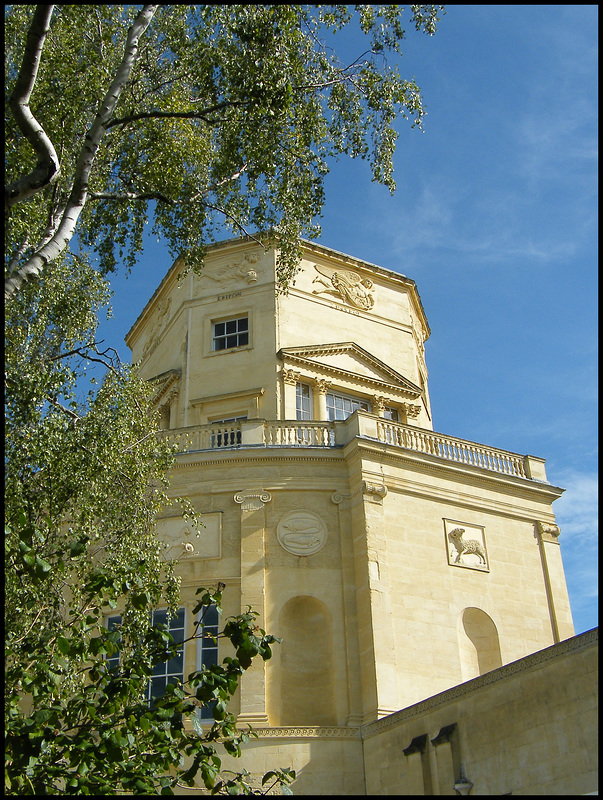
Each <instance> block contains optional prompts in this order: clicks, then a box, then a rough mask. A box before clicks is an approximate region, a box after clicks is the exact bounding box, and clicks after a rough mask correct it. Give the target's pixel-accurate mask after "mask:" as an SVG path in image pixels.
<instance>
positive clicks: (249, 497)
mask: <svg viewBox="0 0 603 800" xmlns="http://www.w3.org/2000/svg"><path fill="white" fill-rule="evenodd" d="M271 500H272V495H271V494H270V492H265V491H264V490H261V491H253V490H250V489H245V490H244V491H242V492H237V493H236V494H235V496H234V501H235V503H239V505H240V506H241V511H260V510H261V509H262V508H263V507H264V505H265V503H269V502H270V501H271Z"/></svg>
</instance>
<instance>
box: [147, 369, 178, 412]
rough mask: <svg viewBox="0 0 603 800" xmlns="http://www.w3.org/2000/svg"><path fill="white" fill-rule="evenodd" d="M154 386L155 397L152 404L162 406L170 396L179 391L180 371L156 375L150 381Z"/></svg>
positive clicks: (171, 370)
mask: <svg viewBox="0 0 603 800" xmlns="http://www.w3.org/2000/svg"><path fill="white" fill-rule="evenodd" d="M149 383H152V384H153V389H154V393H153V397H152V399H151V404H152V405H154V406H158V405H160V404H161V403H162V402H163V401H164V400H165V399H166V397H167V396H168V395H170V394H172V393H173V392H177V391H178V385H179V383H180V370H179V369H170V370H168V371H167V372H162V373H161V375H156V376H155V377H154V378H151V379H150V380H149Z"/></svg>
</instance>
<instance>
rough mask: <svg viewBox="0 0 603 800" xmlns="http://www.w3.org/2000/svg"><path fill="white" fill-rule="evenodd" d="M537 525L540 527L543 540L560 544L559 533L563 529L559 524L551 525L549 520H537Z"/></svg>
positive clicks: (539, 530)
mask: <svg viewBox="0 0 603 800" xmlns="http://www.w3.org/2000/svg"><path fill="white" fill-rule="evenodd" d="M536 527H537V529H538V533H539V534H540V538H541V539H542V541H543V542H552V543H553V544H559V541H558V539H559V534H560V533H561V530H560V528H559V526H558V525H551V524H549V523H547V522H537V523H536Z"/></svg>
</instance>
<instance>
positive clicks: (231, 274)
mask: <svg viewBox="0 0 603 800" xmlns="http://www.w3.org/2000/svg"><path fill="white" fill-rule="evenodd" d="M260 256H261V253H258V252H255V251H254V252H251V253H245V255H243V256H242V257H241V258H239V259H237V260H236V261H229V262H228V263H226V264H222V265H221V266H219V267H213V268H212V267H209V268H208V267H206V268H205V269H204V271H203V272H202V273H201V275H200V276H199V281H201V280H202V279H203V278H209V279H210V280H212V281H215V282H216V283H227V282H228V281H245V283H247V284H249V285H251V284H253V283H257V280H258V275H259V272H260V270H259V268H258V267H257V263H258V261H259V260H260ZM200 291H201V287H200V286H199V284H198V283H197V287H196V290H195V294H196V295H197V294H199V292H200Z"/></svg>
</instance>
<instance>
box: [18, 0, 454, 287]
mask: <svg viewBox="0 0 603 800" xmlns="http://www.w3.org/2000/svg"><path fill="white" fill-rule="evenodd" d="M441 8H442V7H441V6H410V10H409V12H408V21H409V22H410V23H411V24H412V25H413V26H414V27H415V28H416V29H417V30H418V31H424V32H425V33H427V34H433V33H434V32H435V27H436V22H437V20H438V13H439V10H440V9H441ZM404 16H405V14H404V8H403V7H400V6H397V5H386V6H366V5H360V6H354V7H349V6H290V5H243V6H237V5H209V6H207V5H201V6H186V5H165V6H154V5H153V6H144V7H142V8H140V7H136V6H119V5H96V6H85V5H84V6H75V5H74V6H56V7H53V6H38V7H34V6H28V5H21V6H19V5H15V6H11V7H9V10H8V13H7V15H6V19H5V40H6V65H7V92H6V97H7V103H8V108H7V111H6V118H7V120H8V124H7V131H6V139H7V148H6V153H7V155H6V175H7V179H8V185H7V187H6V189H5V209H6V223H7V224H6V231H7V248H6V253H7V259H6V267H7V282H6V296H7V297H9V298H10V297H12V296H14V294H15V293H16V292H18V290H19V289H20V287H21V286H23V285H24V284H25V283H26V282H27V281H29V280H32V279H34V278H36V277H39V275H40V274H41V272H42V271H43V270H44V268H45V266H46V265H47V264H48V263H50V262H52V261H53V260H55V259H56V258H57V257H58V255H59V254H60V253H62V252H64V250H65V249H66V248H67V247H68V246H69V242H70V241H71V239H72V237H73V235H74V234H75V233H76V232H77V234H78V237H79V241H80V243H81V244H82V245H85V246H87V247H89V248H90V249H91V250H92V251H93V252H94V253H95V255H96V256H98V259H99V264H100V267H101V270H102V271H105V272H106V271H111V270H113V269H114V268H115V266H116V264H117V262H118V261H124V262H125V263H126V265H127V266H128V267H131V266H132V265H133V264H134V263H135V261H136V258H137V256H138V255H139V254H140V252H141V250H142V233H143V229H144V226H145V223H146V222H147V220H148V218H149V214H152V215H153V229H154V231H155V232H156V234H157V235H158V236H161V237H164V238H165V239H166V240H167V241H168V243H169V246H170V249H171V252H172V254H173V255H174V256H176V255H179V254H181V253H182V252H185V251H186V252H187V254H188V262H187V263H188V266H190V267H194V268H199V267H200V265H201V264H202V258H203V253H204V246H206V245H207V243H208V242H210V241H212V239H213V237H214V235H215V233H216V231H218V230H220V231H222V230H223V225H224V224H226V225H227V226H230V227H232V229H233V230H234V231H235V232H237V233H240V232H241V231H248V230H257V231H264V232H268V233H270V232H277V233H278V235H279V242H280V249H281V251H282V257H281V262H280V265H279V275H280V281H281V285H282V287H283V288H285V289H286V287H287V285H288V284H289V282H290V281H291V279H292V277H293V276H294V274H295V271H296V265H297V261H298V252H297V240H298V237H299V236H300V235H308V236H310V237H314V236H316V235H318V232H319V227H318V225H317V224H316V220H317V218H318V216H319V215H320V212H321V208H322V204H323V199H324V192H323V181H324V177H325V175H326V173H327V172H328V161H329V158H331V157H334V156H338V155H341V154H346V155H349V156H352V157H358V158H362V159H368V161H369V162H370V166H371V170H372V175H373V179H374V180H376V181H378V182H380V183H383V184H385V185H386V186H388V187H389V188H390V190H392V191H393V189H394V187H395V183H394V179H393V167H392V156H393V152H394V146H395V141H396V132H395V130H394V125H393V123H394V122H395V120H396V119H397V117H398V116H400V115H402V116H405V117H408V118H410V119H411V120H412V124H413V125H418V126H420V125H421V120H422V116H423V113H424V112H423V106H422V100H421V95H420V92H419V88H418V86H417V85H416V83H415V82H414V80H407V79H402V78H401V77H400V75H399V72H398V69H397V66H396V64H395V63H390V61H389V60H388V56H389V57H390V58H391V57H392V56H394V57H395V55H396V54H397V53H399V52H400V48H401V42H402V40H403V37H404V35H405V32H404V28H403V25H404ZM356 23H358V25H359V27H360V32H361V33H362V34H363V35H364V38H365V40H366V44H365V48H364V52H363V53H362V54H361V55H359V57H358V58H356V59H355V60H352V61H349V62H348V63H346V62H345V61H341V60H340V59H339V58H338V56H337V54H336V53H335V51H334V50H333V49H332V48H331V47H330V45H329V41H330V39H331V38H332V36H333V34H334V33H337V32H342V31H344V29H348V28H349V29H352V26H353V25H356Z"/></svg>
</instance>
